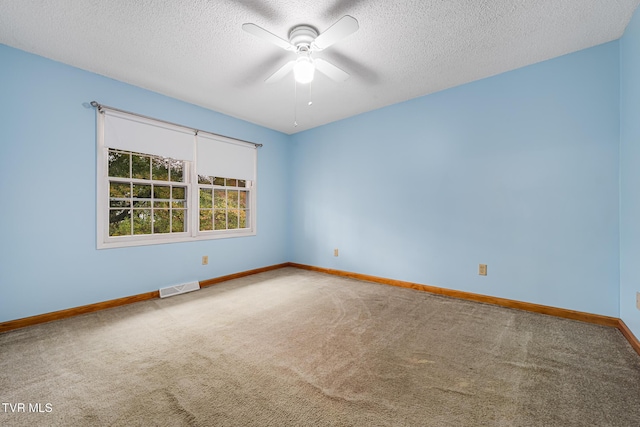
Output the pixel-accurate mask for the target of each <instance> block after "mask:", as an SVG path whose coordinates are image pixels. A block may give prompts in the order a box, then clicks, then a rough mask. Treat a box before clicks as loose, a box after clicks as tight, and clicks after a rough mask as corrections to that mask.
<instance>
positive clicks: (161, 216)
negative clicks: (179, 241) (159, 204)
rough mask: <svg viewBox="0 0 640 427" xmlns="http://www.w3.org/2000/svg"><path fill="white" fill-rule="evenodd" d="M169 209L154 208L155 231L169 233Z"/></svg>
mask: <svg viewBox="0 0 640 427" xmlns="http://www.w3.org/2000/svg"><path fill="white" fill-rule="evenodd" d="M169 214H170V212H169V209H154V210H153V232H154V233H168V232H169V231H171V227H170V224H169Z"/></svg>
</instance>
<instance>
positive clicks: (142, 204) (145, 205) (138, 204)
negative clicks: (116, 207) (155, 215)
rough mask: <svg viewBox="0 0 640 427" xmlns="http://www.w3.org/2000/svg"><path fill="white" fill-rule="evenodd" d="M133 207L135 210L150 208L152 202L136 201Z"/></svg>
mask: <svg viewBox="0 0 640 427" xmlns="http://www.w3.org/2000/svg"><path fill="white" fill-rule="evenodd" d="M133 207H134V208H150V207H151V200H134V201H133Z"/></svg>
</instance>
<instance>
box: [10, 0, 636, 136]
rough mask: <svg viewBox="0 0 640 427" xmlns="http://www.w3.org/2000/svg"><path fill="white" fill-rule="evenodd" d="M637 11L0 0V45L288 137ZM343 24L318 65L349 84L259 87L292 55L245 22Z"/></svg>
mask: <svg viewBox="0 0 640 427" xmlns="http://www.w3.org/2000/svg"><path fill="white" fill-rule="evenodd" d="M638 3H640V0H494V1H491V0H446V1H445V0H419V1H418V0H400V1H395V2H392V1H382V0H350V1H345V0H313V1H309V0H305V1H299V0H295V1H294V0H279V1H277V0H263V1H259V0H244V1H240V0H238V1H224V0H138V1H131V0H40V1H37V0H0V43H2V44H6V45H8V46H12V47H16V48H19V49H22V50H25V51H28V52H32V53H35V54H38V55H42V56H44V57H47V58H51V59H54V60H56V61H60V62H63V63H66V64H70V65H73V66H76V67H79V68H82V69H85V70H89V71H92V72H95V73H98V74H102V75H105V76H108V77H111V78H114V79H117V80H120V81H123V82H127V83H131V84H134V85H136V86H140V87H143V88H147V89H151V90H153V91H156V92H159V93H162V94H165V95H169V96H172V97H174V98H178V99H182V100H184V101H187V102H190V103H193V104H197V105H200V106H203V107H206V108H210V109H213V110H216V111H219V112H222V113H226V114H229V115H231V116H234V117H238V118H241V119H245V120H248V121H250V122H253V123H257V124H260V125H263V126H266V127H269V128H272V129H276V130H279V131H282V132H285V133H295V132H298V131H301V130H305V129H309V128H312V127H315V126H319V125H322V124H325V123H329V122H332V121H335V120H339V119H342V118H345V117H349V116H353V115H356V114H359V113H362V112H365V111H370V110H373V109H376V108H380V107H383V106H386V105H390V104H394V103H397V102H401V101H404V100H407V99H411V98H415V97H418V96H421V95H426V94H429V93H433V92H436V91H439V90H442V89H446V88H449V87H453V86H456V85H460V84H463V83H467V82H470V81H473V80H478V79H481V78H484V77H488V76H491V75H495V74H499V73H502V72H505V71H508V70H512V69H515V68H519V67H522V66H525V65H529V64H532V63H536V62H539V61H543V60H546V59H550V58H553V57H556V56H559V55H563V54H566V53H570V52H574V51H577V50H580V49H584V48H588V47H591V46H595V45H598V44H601V43H605V42H608V41H611V40H615V39H617V38H619V37H621V36H622V33H623V32H624V29H625V27H626V25H627V24H628V22H629V20H630V18H631V15H632V14H633V11H634V10H635V8H636V7H637V6H638ZM347 14H348V15H351V16H353V17H355V18H356V19H357V20H358V22H359V25H360V29H359V30H358V31H357V32H356V33H354V34H352V35H350V36H349V37H347V38H345V39H343V40H341V41H339V42H337V43H336V44H334V45H333V46H331V47H330V48H328V49H326V50H324V51H322V52H319V53H318V54H316V56H317V57H322V58H325V59H328V60H329V61H331V62H332V63H334V64H335V65H337V66H339V67H340V68H342V69H344V70H345V71H347V72H348V73H350V74H351V78H349V79H348V80H347V81H346V82H343V83H336V82H334V81H332V80H329V79H328V78H327V77H325V76H324V75H320V74H316V78H315V80H314V81H313V83H312V84H311V86H310V91H309V86H308V85H307V86H300V85H299V86H298V90H297V104H296V103H294V98H295V92H294V86H295V85H294V80H293V76H292V75H289V76H287V78H285V79H283V80H281V81H279V82H277V83H274V84H266V83H264V80H265V79H266V78H267V77H268V76H270V75H271V74H272V73H273V72H274V71H275V70H277V69H278V68H279V67H280V66H281V65H283V64H284V63H285V62H287V61H289V60H290V59H292V58H293V57H294V55H293V54H292V53H290V52H287V51H284V50H282V49H279V48H278V47H276V46H274V45H271V44H269V43H267V42H265V41H263V40H261V39H258V38H256V37H254V36H252V35H251V34H248V33H246V32H245V31H243V30H242V24H243V23H246V22H252V23H255V24H257V25H259V26H261V27H263V28H265V29H267V30H269V31H270V32H272V33H274V34H276V35H277V36H279V37H281V38H284V39H286V38H287V36H288V33H289V30H290V29H291V28H292V27H293V26H295V25H298V24H308V25H311V26H313V27H315V28H317V29H318V30H319V31H320V32H323V31H325V30H326V29H327V28H329V27H330V26H331V25H332V24H333V23H334V22H336V21H337V20H338V19H339V18H341V17H342V16H344V15H347ZM309 96H311V100H312V101H313V105H312V106H308V105H307V102H308V100H309ZM98 101H100V100H98ZM294 105H297V108H296V110H297V113H296V114H297V122H298V126H297V127H294V124H293V123H294ZM114 107H117V105H114Z"/></svg>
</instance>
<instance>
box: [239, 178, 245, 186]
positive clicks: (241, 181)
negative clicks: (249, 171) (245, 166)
mask: <svg viewBox="0 0 640 427" xmlns="http://www.w3.org/2000/svg"><path fill="white" fill-rule="evenodd" d="M246 186H247V181H245V180H243V179H239V180H238V187H246Z"/></svg>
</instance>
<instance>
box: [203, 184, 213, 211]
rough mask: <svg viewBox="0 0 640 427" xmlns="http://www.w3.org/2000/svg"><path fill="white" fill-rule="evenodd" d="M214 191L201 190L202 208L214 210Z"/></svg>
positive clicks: (208, 189)
mask: <svg viewBox="0 0 640 427" xmlns="http://www.w3.org/2000/svg"><path fill="white" fill-rule="evenodd" d="M212 198H213V191H212V190H211V189H210V188H201V189H200V207H201V208H212V207H213V202H212V200H211V199H212Z"/></svg>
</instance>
